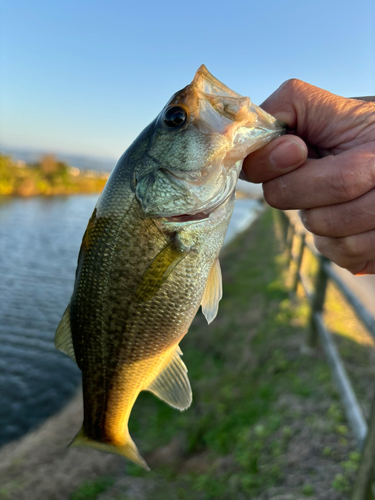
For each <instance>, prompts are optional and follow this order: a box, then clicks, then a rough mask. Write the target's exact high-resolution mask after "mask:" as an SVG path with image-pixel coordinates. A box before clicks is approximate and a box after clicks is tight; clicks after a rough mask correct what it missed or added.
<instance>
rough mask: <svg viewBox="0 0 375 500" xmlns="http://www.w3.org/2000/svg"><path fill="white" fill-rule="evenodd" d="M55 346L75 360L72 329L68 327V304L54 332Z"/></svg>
mask: <svg viewBox="0 0 375 500" xmlns="http://www.w3.org/2000/svg"><path fill="white" fill-rule="evenodd" d="M55 346H56V348H57V349H59V351H61V352H63V353H65V354H67V355H68V356H70V357H71V358H72V360H73V361H74V362H76V357H75V354H74V347H73V340H72V331H71V328H70V304H69V305H68V307H67V308H66V309H65V312H64V314H63V317H62V318H61V321H60V323H59V326H58V327H57V330H56V334H55Z"/></svg>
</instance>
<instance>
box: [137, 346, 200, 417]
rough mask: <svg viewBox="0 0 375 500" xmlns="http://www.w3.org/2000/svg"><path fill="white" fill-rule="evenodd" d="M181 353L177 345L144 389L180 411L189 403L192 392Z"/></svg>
mask: <svg viewBox="0 0 375 500" xmlns="http://www.w3.org/2000/svg"><path fill="white" fill-rule="evenodd" d="M181 355H182V352H181V350H180V348H179V346H177V348H176V350H175V351H174V352H173V354H172V356H171V357H170V358H169V359H168V361H167V362H166V363H165V365H164V368H163V369H162V371H161V372H160V373H159V375H158V376H157V377H156V379H154V380H153V381H152V382H151V384H150V385H149V386H148V387H146V388H145V390H146V391H150V392H152V393H153V394H155V396H157V397H158V398H160V399H162V400H163V401H165V402H166V403H167V404H169V405H170V406H172V407H173V408H177V409H178V410H181V411H182V410H186V408H188V407H189V406H190V405H191V401H192V393H191V387H190V382H189V378H188V376H187V368H186V366H185V364H184V362H183V361H182V359H181V358H180V356H181Z"/></svg>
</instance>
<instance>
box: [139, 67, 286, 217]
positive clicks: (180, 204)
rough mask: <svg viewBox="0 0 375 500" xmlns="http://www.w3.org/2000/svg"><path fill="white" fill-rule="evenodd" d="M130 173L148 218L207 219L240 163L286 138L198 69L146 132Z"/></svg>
mask: <svg viewBox="0 0 375 500" xmlns="http://www.w3.org/2000/svg"><path fill="white" fill-rule="evenodd" d="M148 130H149V132H148V136H149V141H148V146H147V151H145V154H144V155H143V156H142V159H141V160H140V161H139V162H138V164H137V167H136V168H135V171H134V176H135V186H136V187H135V193H136V197H137V199H138V201H139V203H140V204H141V206H142V208H143V211H144V213H145V214H146V216H149V217H167V218H168V217H179V216H186V217H189V216H191V217H192V218H194V216H195V217H205V216H208V215H209V214H210V213H211V212H213V211H214V210H215V209H216V208H217V207H218V206H220V205H221V204H223V203H224V202H225V200H226V199H228V197H229V196H230V195H231V194H232V193H233V192H234V190H235V187H236V183H237V180H238V176H239V173H240V170H241V167H242V161H243V159H244V158H245V157H246V156H247V155H248V154H249V153H251V152H252V151H255V150H256V149H259V148H260V147H262V146H263V145H265V144H266V143H268V142H269V141H270V140H272V139H273V138H275V137H278V136H279V135H281V134H282V133H285V126H284V124H282V123H281V122H279V121H278V120H276V119H275V118H274V117H272V116H271V115H269V114H268V113H266V112H265V111H263V110H262V109H261V108H259V107H258V106H255V105H254V104H252V102H251V100H250V98H249V97H244V96H242V95H240V94H238V93H236V92H234V91H233V90H231V89H230V88H229V87H227V86H226V85H224V84H223V83H221V82H220V81H219V80H217V79H216V78H215V77H214V76H213V75H211V73H210V72H209V71H208V70H207V68H206V67H205V66H204V65H202V66H201V67H200V68H199V69H198V71H197V72H196V74H195V77H194V79H193V81H192V82H191V83H190V84H189V85H187V86H186V87H185V88H184V89H182V90H180V91H179V92H177V93H176V94H174V95H173V96H172V97H171V99H170V100H169V101H168V102H167V104H166V105H165V106H164V108H163V109H162V111H161V112H160V114H159V115H158V117H157V118H156V120H155V121H154V122H153V123H152V124H151V126H150V127H149V129H148Z"/></svg>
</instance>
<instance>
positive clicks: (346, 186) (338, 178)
mask: <svg viewBox="0 0 375 500" xmlns="http://www.w3.org/2000/svg"><path fill="white" fill-rule="evenodd" d="M356 179H357V177H356V174H355V171H354V170H353V169H350V170H349V169H345V168H340V169H339V174H338V175H334V174H333V178H332V187H333V193H334V196H335V200H336V201H338V202H345V201H349V200H352V199H353V198H355V196H356V191H357V181H356Z"/></svg>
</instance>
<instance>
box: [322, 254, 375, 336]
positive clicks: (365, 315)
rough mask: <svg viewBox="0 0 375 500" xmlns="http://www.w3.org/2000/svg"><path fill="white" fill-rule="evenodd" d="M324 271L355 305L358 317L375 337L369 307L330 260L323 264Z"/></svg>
mask: <svg viewBox="0 0 375 500" xmlns="http://www.w3.org/2000/svg"><path fill="white" fill-rule="evenodd" d="M323 266H324V271H325V272H326V273H327V275H328V276H329V277H330V279H331V280H332V281H333V282H334V283H335V284H336V285H337V286H338V287H339V288H340V291H341V293H342V294H343V295H344V297H345V298H346V300H347V301H348V302H349V304H350V305H351V306H352V307H353V309H354V311H355V313H356V315H357V317H358V319H360V320H361V321H362V323H363V324H364V325H365V327H366V328H367V329H368V331H369V333H370V334H371V336H372V337H373V338H374V339H375V320H374V318H373V317H372V315H371V314H370V313H369V311H368V310H367V308H366V307H365V306H364V305H363V304H362V302H361V301H360V300H359V299H358V297H356V295H355V294H354V293H353V292H352V291H351V290H350V288H349V287H348V286H347V285H346V284H345V283H344V281H343V280H342V279H341V278H340V277H339V276H338V274H337V273H336V272H335V271H334V269H332V267H331V266H330V264H329V262H325V263H324V264H323Z"/></svg>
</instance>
